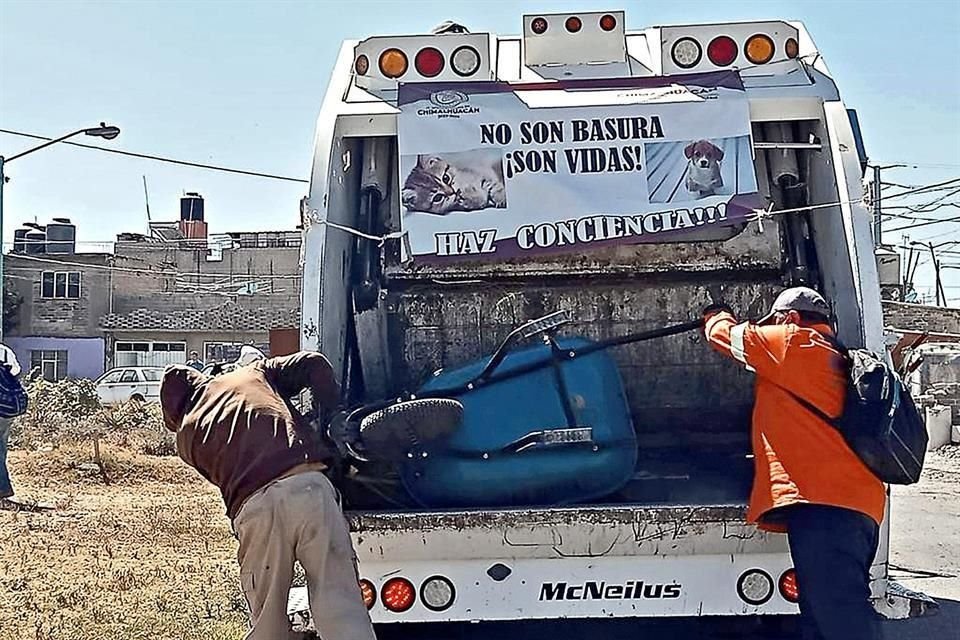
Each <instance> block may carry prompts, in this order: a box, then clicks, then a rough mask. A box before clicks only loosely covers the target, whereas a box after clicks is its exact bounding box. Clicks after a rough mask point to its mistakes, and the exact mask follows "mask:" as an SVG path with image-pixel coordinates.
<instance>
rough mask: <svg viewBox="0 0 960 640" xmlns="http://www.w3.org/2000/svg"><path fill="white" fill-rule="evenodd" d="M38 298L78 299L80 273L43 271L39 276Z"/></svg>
mask: <svg viewBox="0 0 960 640" xmlns="http://www.w3.org/2000/svg"><path fill="white" fill-rule="evenodd" d="M40 297H41V298H65V299H68V300H76V299H78V298H79V297H80V272H79V271H44V272H43V273H41V274H40Z"/></svg>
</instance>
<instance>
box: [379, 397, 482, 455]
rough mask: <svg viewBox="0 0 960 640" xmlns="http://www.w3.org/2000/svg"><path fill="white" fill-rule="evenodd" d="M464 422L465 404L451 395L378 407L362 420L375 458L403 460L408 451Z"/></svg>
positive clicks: (447, 432) (445, 434)
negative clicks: (451, 397)
mask: <svg viewBox="0 0 960 640" xmlns="http://www.w3.org/2000/svg"><path fill="white" fill-rule="evenodd" d="M461 422H463V405H462V404H460V403H459V402H458V401H456V400H452V399H448V398H427V399H424V400H410V401H409V402H399V403H397V404H394V405H390V406H389V407H386V408H385V409H381V410H380V411H375V412H373V413H371V414H370V415H368V416H367V417H366V418H364V419H363V420H362V421H361V422H360V439H361V441H362V442H363V445H364V447H365V451H366V453H367V454H368V455H369V456H370V457H371V458H372V459H380V460H401V459H403V458H405V457H406V455H407V452H408V451H410V450H411V449H415V448H417V447H418V445H423V444H426V443H429V442H432V441H434V440H438V439H440V438H443V437H445V436H448V435H450V433H452V432H453V430H454V429H456V428H457V427H459V426H460V423H461Z"/></svg>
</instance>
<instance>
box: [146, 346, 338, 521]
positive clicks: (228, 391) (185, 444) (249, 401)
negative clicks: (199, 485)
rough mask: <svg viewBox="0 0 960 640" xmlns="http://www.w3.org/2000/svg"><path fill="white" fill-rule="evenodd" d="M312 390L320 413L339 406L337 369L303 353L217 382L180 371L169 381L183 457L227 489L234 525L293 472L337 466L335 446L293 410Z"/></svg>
mask: <svg viewBox="0 0 960 640" xmlns="http://www.w3.org/2000/svg"><path fill="white" fill-rule="evenodd" d="M305 388H309V389H310V390H311V392H312V394H313V397H314V399H315V401H316V403H317V404H318V406H319V407H320V408H323V409H332V408H334V407H335V406H336V405H337V402H338V401H339V392H340V390H339V385H338V384H337V381H336V378H335V377H334V375H333V368H332V367H331V366H330V362H329V361H328V360H327V359H326V358H325V357H324V356H322V355H321V354H319V353H315V352H306V351H301V352H300V353H295V354H293V355H290V356H284V357H281V358H270V359H267V360H260V361H257V362H255V363H253V364H250V365H247V366H244V367H240V368H238V369H236V370H234V371H231V372H230V373H225V374H223V375H221V376H216V377H209V376H206V375H204V374H202V373H200V372H199V371H197V370H196V369H193V368H192V367H187V366H183V365H176V366H173V367H170V368H169V369H168V370H167V371H166V372H165V373H164V376H163V383H162V384H161V386H160V402H161V405H162V408H163V420H164V424H165V425H166V427H167V429H169V430H170V431H173V432H176V434H177V452H178V453H179V454H180V457H181V458H183V460H184V461H185V462H186V463H187V464H189V465H190V466H192V467H194V468H195V469H196V470H197V471H199V472H200V474H201V475H202V476H203V477H204V478H206V479H207V480H209V481H210V482H212V483H213V484H215V485H216V486H217V487H219V489H220V493H221V494H222V496H223V501H224V503H225V504H226V506H227V515H228V516H229V517H230V518H231V519H233V518H234V517H236V515H237V513H238V512H239V511H240V507H241V505H242V504H243V501H244V500H245V499H246V498H247V497H249V496H250V495H251V494H252V493H254V492H255V491H257V490H258V489H260V488H262V487H264V486H265V485H266V484H268V483H269V482H271V481H272V480H275V479H276V478H278V477H280V476H281V475H282V474H283V473H285V472H287V471H289V470H290V469H292V468H293V467H295V466H297V465H300V464H304V463H308V462H314V463H329V461H330V460H331V459H332V458H333V452H332V449H331V448H330V447H328V446H327V445H325V444H324V443H323V442H322V441H321V438H320V437H319V435H318V434H316V433H315V432H314V431H313V430H312V429H311V428H310V427H309V426H308V425H307V424H306V421H305V420H304V419H303V417H302V416H301V415H300V413H299V412H298V411H297V410H296V409H295V408H294V407H293V406H292V405H291V404H290V401H289V398H291V397H293V396H295V395H297V394H298V393H300V391H302V390H303V389H305Z"/></svg>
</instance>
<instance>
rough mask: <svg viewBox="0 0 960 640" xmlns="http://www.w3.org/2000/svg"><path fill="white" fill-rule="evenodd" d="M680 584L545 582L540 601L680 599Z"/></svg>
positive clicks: (681, 588) (681, 589) (631, 581)
mask: <svg viewBox="0 0 960 640" xmlns="http://www.w3.org/2000/svg"><path fill="white" fill-rule="evenodd" d="M681 593H683V586H682V585H679V584H646V583H645V582H643V581H642V580H630V581H628V582H627V583H626V584H622V583H618V584H607V583H606V582H595V581H589V582H584V583H583V584H569V583H566V582H544V583H543V584H542V585H540V601H541V602H543V601H555V600H657V599H672V598H679V597H680V594H681Z"/></svg>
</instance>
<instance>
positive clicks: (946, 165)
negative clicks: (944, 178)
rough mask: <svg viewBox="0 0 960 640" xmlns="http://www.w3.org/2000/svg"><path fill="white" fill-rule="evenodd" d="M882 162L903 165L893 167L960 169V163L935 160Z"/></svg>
mask: <svg viewBox="0 0 960 640" xmlns="http://www.w3.org/2000/svg"><path fill="white" fill-rule="evenodd" d="M883 164H902V165H906V166H904V167H892V168H894V169H960V164H950V163H936V162H909V161H906V160H904V161H898V160H890V161H884V163H883Z"/></svg>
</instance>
